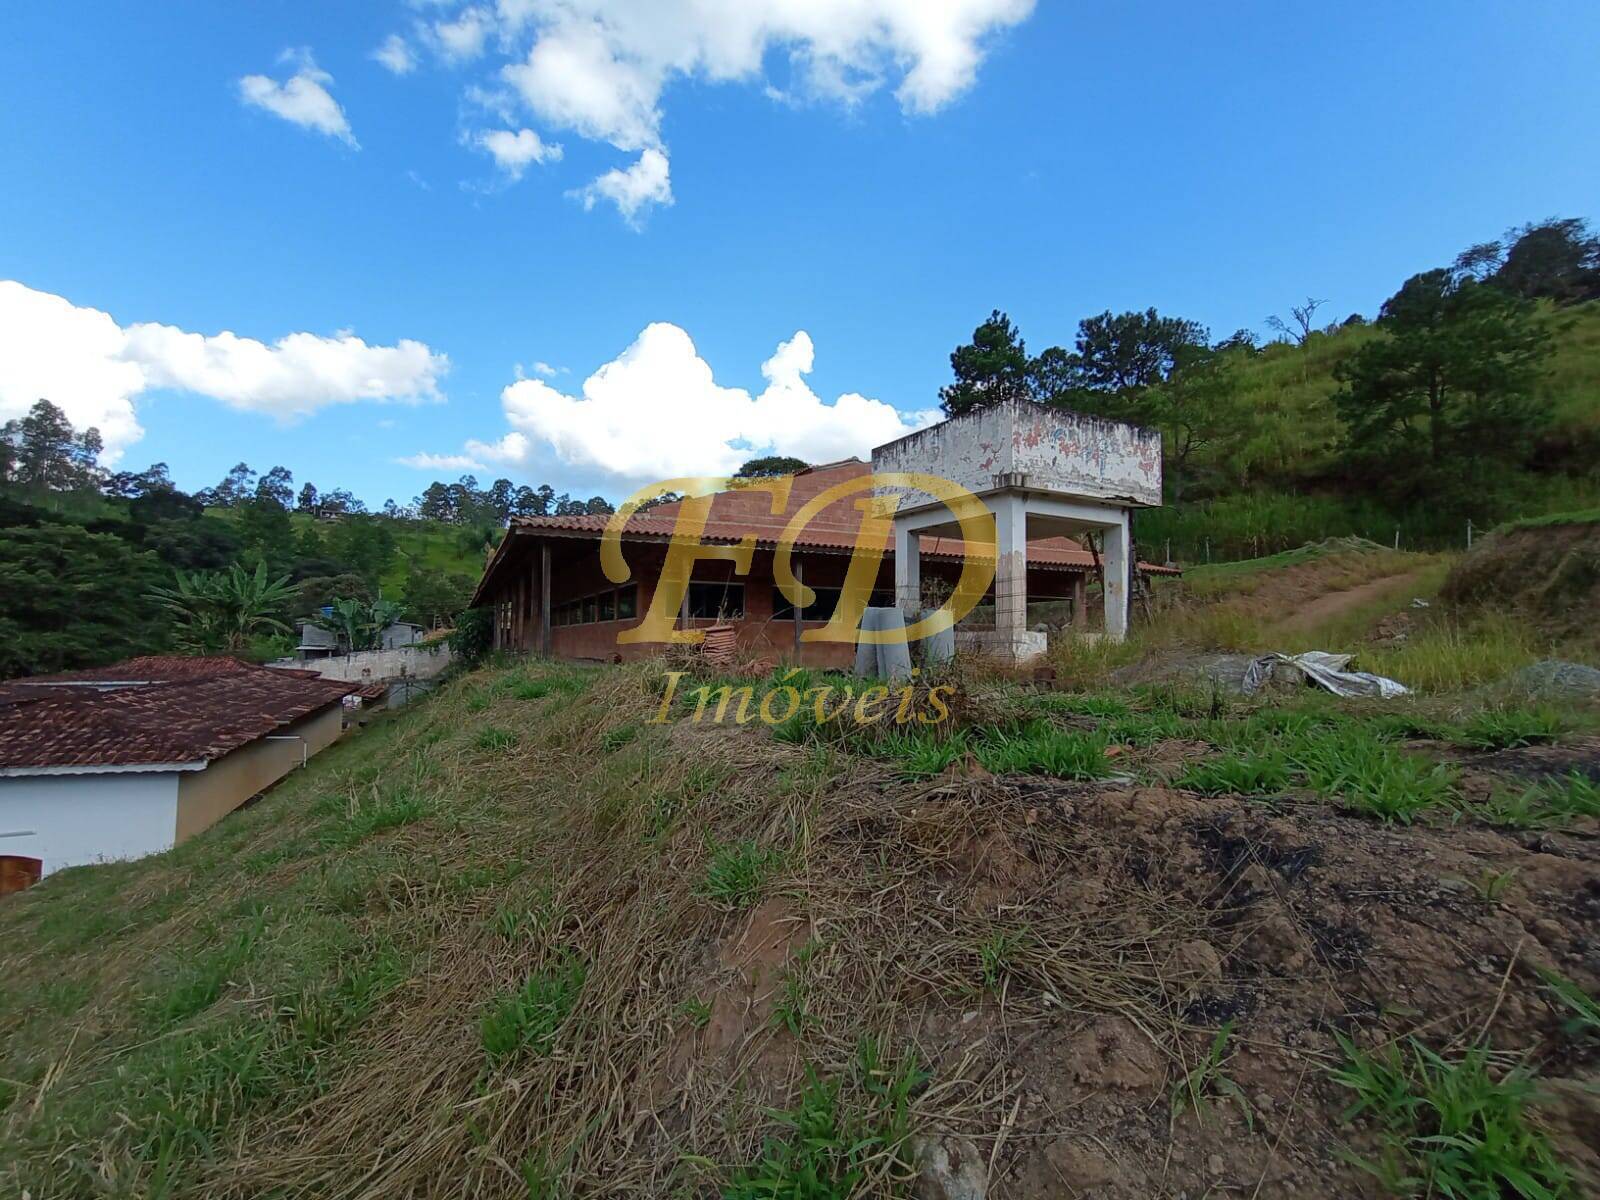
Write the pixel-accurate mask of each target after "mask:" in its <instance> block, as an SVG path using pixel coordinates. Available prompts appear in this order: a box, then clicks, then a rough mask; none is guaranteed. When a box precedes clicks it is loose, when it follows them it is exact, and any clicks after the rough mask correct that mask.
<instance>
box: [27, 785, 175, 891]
mask: <svg viewBox="0 0 1600 1200" xmlns="http://www.w3.org/2000/svg"><path fill="white" fill-rule="evenodd" d="M178 774H179V773H178V772H177V771H117V772H99V773H95V774H84V775H23V776H10V777H6V778H0V854H20V855H24V856H26V857H28V858H37V859H39V860H40V861H41V862H42V863H43V864H44V873H45V874H46V875H48V874H50V872H52V871H59V870H60V869H61V868H62V867H76V866H79V865H81V864H83V863H93V862H105V861H108V860H110V859H117V858H139V857H142V856H143V855H146V854H155V853H157V852H158V851H161V850H169V849H171V848H172V843H173V839H174V838H175V837H176V836H177V830H178ZM11 835H20V836H11Z"/></svg>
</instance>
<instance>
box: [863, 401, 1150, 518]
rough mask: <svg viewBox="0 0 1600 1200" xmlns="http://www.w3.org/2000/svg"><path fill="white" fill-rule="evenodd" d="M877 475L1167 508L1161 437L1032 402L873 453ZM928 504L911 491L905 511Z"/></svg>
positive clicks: (952, 423)
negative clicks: (911, 475)
mask: <svg viewBox="0 0 1600 1200" xmlns="http://www.w3.org/2000/svg"><path fill="white" fill-rule="evenodd" d="M872 469H873V471H874V472H875V473H882V472H890V471H917V472H925V473H927V474H929V475H937V476H939V477H941V478H943V479H948V480H950V481H951V482H952V483H959V484H960V485H961V486H962V487H964V488H966V489H967V490H968V491H971V492H975V493H977V494H978V495H983V494H984V493H986V492H990V491H993V490H994V489H995V488H996V487H998V486H1001V485H1000V484H998V483H997V482H996V477H997V476H1002V475H1013V474H1020V475H1024V476H1026V477H1027V483H1026V486H1027V487H1028V489H1029V490H1032V491H1044V492H1057V493H1060V494H1061V495H1063V496H1075V497H1082V498H1085V499H1091V500H1109V501H1112V502H1114V503H1128V502H1131V503H1136V504H1151V505H1156V504H1160V503H1161V435H1160V434H1159V433H1157V432H1156V431H1155V430H1153V429H1144V428H1142V427H1140V426H1138V425H1129V424H1127V423H1126V422H1123V421H1107V420H1103V419H1102V418H1100V417H1090V416H1085V415H1083V414H1082V413H1075V412H1067V411H1064V410H1062V409H1053V408H1045V407H1044V406H1042V405H1038V404H1029V403H1026V402H1024V401H1010V402H1008V403H1005V404H998V405H996V406H995V407H993V408H988V409H984V410H982V411H980V412H975V413H968V414H967V415H966V416H962V417H954V418H952V419H950V420H948V421H944V422H941V423H940V424H938V425H933V426H930V427H929V428H927V429H923V430H920V431H918V432H917V433H912V434H908V435H906V436H905V437H903V438H900V439H899V440H898V441H893V442H889V443H888V444H887V445H883V446H879V447H877V448H876V449H874V450H873V452H872ZM924 502H925V499H924V498H922V497H919V496H918V495H917V493H914V492H912V493H908V494H907V495H906V498H905V499H903V500H902V501H901V505H900V507H901V509H902V511H910V510H912V509H915V508H918V507H920V506H921V504H922V503H924Z"/></svg>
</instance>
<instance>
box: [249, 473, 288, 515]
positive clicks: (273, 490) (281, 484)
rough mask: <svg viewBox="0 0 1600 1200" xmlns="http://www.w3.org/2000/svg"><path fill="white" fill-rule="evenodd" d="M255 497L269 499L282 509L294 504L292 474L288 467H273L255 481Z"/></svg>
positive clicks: (285, 509)
mask: <svg viewBox="0 0 1600 1200" xmlns="http://www.w3.org/2000/svg"><path fill="white" fill-rule="evenodd" d="M256 499H257V500H271V501H273V502H275V503H276V504H277V505H278V507H280V508H282V509H283V510H284V511H288V510H289V508H291V507H292V506H293V505H294V475H293V474H292V473H291V472H290V470H289V468H288V467H273V468H272V470H270V471H268V472H267V473H266V474H265V475H263V476H262V477H261V478H260V480H258V481H257V483H256Z"/></svg>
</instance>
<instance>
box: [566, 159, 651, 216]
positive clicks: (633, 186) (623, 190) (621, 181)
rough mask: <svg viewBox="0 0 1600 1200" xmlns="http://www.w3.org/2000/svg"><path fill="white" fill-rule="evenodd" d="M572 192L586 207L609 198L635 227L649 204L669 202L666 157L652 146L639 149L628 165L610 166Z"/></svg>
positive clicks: (588, 207) (589, 207) (591, 206)
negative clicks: (585, 185)
mask: <svg viewBox="0 0 1600 1200" xmlns="http://www.w3.org/2000/svg"><path fill="white" fill-rule="evenodd" d="M574 195H576V196H577V197H578V198H579V199H581V200H582V201H583V207H584V208H585V209H586V210H587V209H591V208H593V207H594V206H595V203H596V202H597V201H599V200H609V201H611V203H613V204H615V205H616V206H617V211H618V212H619V213H621V214H622V219H623V220H625V221H626V222H627V223H628V224H629V225H631V226H632V227H633V228H635V229H638V228H639V226H640V222H641V220H642V216H643V213H644V212H645V211H647V210H648V207H649V206H651V205H656V204H671V203H672V179H671V165H670V164H669V163H668V161H667V156H666V155H665V154H664V153H663V152H662V151H660V150H657V149H656V148H655V147H653V146H652V147H651V148H650V149H648V150H645V151H642V152H641V153H640V155H639V159H638V161H637V162H635V163H634V164H633V165H632V166H631V167H627V168H622V167H613V168H612V169H611V170H609V171H607V172H606V173H605V174H604V175H602V176H600V178H598V179H596V180H595V181H594V182H593V183H591V184H589V185H588V186H587V187H583V188H579V189H578V190H577V192H575V193H574Z"/></svg>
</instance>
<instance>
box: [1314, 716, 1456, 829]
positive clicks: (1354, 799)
mask: <svg viewBox="0 0 1600 1200" xmlns="http://www.w3.org/2000/svg"><path fill="white" fill-rule="evenodd" d="M1286 751H1287V754H1288V756H1289V759H1290V761H1291V762H1292V763H1293V765H1294V767H1295V769H1296V770H1298V771H1299V772H1300V773H1301V774H1302V775H1303V776H1304V778H1305V780H1306V782H1307V783H1308V784H1310V785H1311V786H1312V787H1313V788H1315V789H1316V790H1317V791H1319V792H1322V793H1323V794H1324V795H1328V796H1335V797H1337V798H1339V799H1340V800H1342V801H1343V802H1344V803H1345V805H1346V806H1348V807H1350V808H1353V809H1356V810H1357V811H1360V812H1364V813H1367V814H1369V815H1371V816H1375V817H1378V818H1380V819H1382V820H1385V821H1401V822H1410V821H1411V820H1412V819H1413V818H1415V817H1416V816H1417V815H1418V814H1419V813H1422V812H1424V811H1425V810H1427V809H1431V808H1436V807H1439V806H1442V805H1445V804H1448V803H1449V802H1450V801H1451V800H1453V799H1454V797H1455V774H1454V772H1453V771H1451V770H1450V769H1449V768H1448V767H1445V766H1442V765H1440V764H1438V763H1433V762H1428V761H1427V760H1425V759H1422V758H1418V757H1416V756H1413V755H1408V754H1406V753H1404V752H1403V751H1401V750H1397V749H1396V748H1395V747H1394V746H1392V745H1390V744H1388V743H1387V742H1384V741H1382V740H1381V739H1380V738H1378V737H1377V736H1375V735H1374V734H1373V733H1372V732H1370V731H1369V730H1367V729H1365V728H1363V727H1360V726H1348V727H1345V728H1342V729H1333V730H1327V731H1323V732H1315V733H1310V734H1304V735H1301V736H1300V737H1298V738H1295V739H1293V740H1292V741H1291V743H1290V745H1289V746H1288V747H1287V748H1286Z"/></svg>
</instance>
